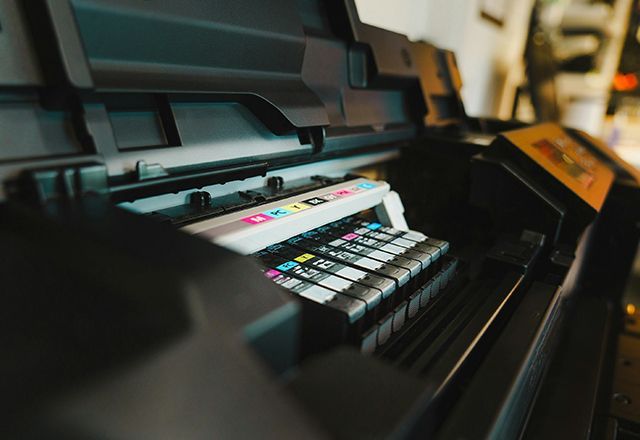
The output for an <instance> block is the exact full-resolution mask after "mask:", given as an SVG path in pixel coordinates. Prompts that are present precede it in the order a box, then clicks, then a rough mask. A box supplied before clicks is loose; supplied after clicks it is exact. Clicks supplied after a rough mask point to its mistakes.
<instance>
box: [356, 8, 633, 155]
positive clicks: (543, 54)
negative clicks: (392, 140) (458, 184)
mask: <svg viewBox="0 0 640 440" xmlns="http://www.w3.org/2000/svg"><path fill="white" fill-rule="evenodd" d="M356 4H357V6H358V12H359V15H360V17H361V19H362V21H364V22H366V23H369V24H372V25H375V26H379V27H383V28H386V29H389V30H392V31H396V32H400V33H403V34H406V35H408V36H409V38H410V39H412V40H426V41H429V42H431V43H434V44H436V45H437V46H440V47H443V48H446V49H450V50H453V51H454V52H455V53H456V56H457V59H458V66H459V68H460V70H461V75H462V81H463V89H462V95H463V100H464V102H465V107H466V110H467V112H468V113H469V114H470V115H472V116H491V117H498V118H501V119H510V118H517V119H521V120H524V121H534V120H539V121H559V122H561V123H562V124H564V125H567V126H570V127H574V128H579V129H582V130H584V131H587V132H589V133H590V134H593V135H595V136H598V137H600V138H602V139H604V140H605V141H606V142H607V143H608V144H609V145H610V146H611V147H612V148H613V149H615V150H616V152H617V153H618V154H620V155H621V156H622V157H623V158H624V159H626V160H627V161H629V162H631V163H633V164H634V165H636V166H638V167H640V86H639V79H640V0H599V1H596V0H395V1H393V2H390V1H388V0H356Z"/></svg>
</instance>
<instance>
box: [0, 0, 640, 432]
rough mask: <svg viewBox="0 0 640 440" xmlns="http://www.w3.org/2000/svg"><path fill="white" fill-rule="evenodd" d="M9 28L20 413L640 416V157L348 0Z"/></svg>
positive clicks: (4, 329)
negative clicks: (465, 93)
mask: <svg viewBox="0 0 640 440" xmlns="http://www.w3.org/2000/svg"><path fill="white" fill-rule="evenodd" d="M0 54H1V56H0V58H1V59H2V60H3V62H2V63H1V65H0V86H1V87H0V180H1V181H2V186H1V187H0V188H1V189H0V200H1V202H0V248H1V249H2V251H3V252H2V264H0V274H1V276H0V280H2V281H1V282H2V289H0V290H1V291H2V293H3V295H2V301H3V304H2V307H0V310H1V311H0V334H1V336H0V340H1V341H2V343H1V344H0V347H2V348H1V349H2V352H3V356H2V359H3V362H2V363H1V366H0V371H1V372H2V377H3V380H2V391H3V393H2V404H3V411H2V425H3V432H5V433H6V434H7V436H8V437H10V438H14V437H15V438H52V437H53V438H57V437H62V438H108V439H129V438H132V439H134V438H135V439H140V438H154V439H157V438H185V439H186V438H256V437H260V438H278V439H281V438H414V437H419V438H443V439H445V438H484V437H487V438H518V437H524V438H542V437H543V436H551V438H589V437H593V438H604V437H607V436H610V435H613V433H621V432H624V433H627V434H628V433H633V432H636V433H637V432H640V431H638V430H637V427H638V425H637V422H638V421H639V420H640V419H638V413H637V412H635V411H634V405H636V403H635V401H634V400H633V399H634V398H635V396H633V391H634V390H637V388H638V387H637V386H636V385H634V384H635V383H636V382H634V381H635V380H636V379H634V377H636V376H635V375H634V374H633V373H628V372H627V373H625V372H624V371H623V372H622V373H621V372H620V371H619V370H620V368H621V367H620V365H621V364H620V362H619V359H620V356H621V355H620V354H619V353H620V350H621V349H628V350H631V352H633V347H634V346H635V345H634V344H635V338H636V337H637V331H636V332H635V333H634V331H635V330H634V329H633V319H632V317H631V318H629V316H626V315H625V311H624V310H623V308H622V307H621V304H622V298H623V295H624V292H625V290H626V288H627V281H628V279H629V276H630V274H631V269H632V266H633V262H634V259H635V254H636V248H637V245H638V240H639V238H640V231H639V230H638V224H639V223H638V221H639V220H640V203H639V202H640V193H639V190H638V184H639V183H640V178H639V174H638V173H637V172H636V171H635V170H634V169H633V168H632V167H630V166H629V165H627V164H626V163H624V162H623V161H622V160H620V159H619V158H618V157H617V156H616V155H615V154H614V153H613V152H612V151H611V150H609V149H608V147H607V146H606V145H604V144H603V143H602V142H600V141H599V140H597V139H594V138H592V137H591V136H589V135H587V134H585V133H582V132H580V131H577V130H572V129H569V128H564V127H561V126H559V125H557V124H553V123H545V124H535V125H527V124H523V123H520V122H517V121H497V120H490V119H482V118H473V117H469V116H468V115H466V113H465V110H464V105H463V102H462V99H461V95H460V90H461V87H462V83H461V80H460V76H459V73H458V70H457V67H456V63H455V57H454V55H453V54H452V53H451V52H449V51H446V50H443V49H439V48H437V47H434V46H433V45H431V44H428V43H425V42H411V41H409V40H408V39H407V38H406V37H405V36H403V35H400V34H396V33H393V32H390V31H386V30H382V29H379V28H375V27H372V26H369V25H367V24H363V23H362V22H360V20H359V18H358V14H357V8H356V6H355V3H354V2H353V1H352V0H344V1H343V0H332V1H326V2H322V1H317V0H299V1H293V0H277V1H270V2H264V1H255V0H235V1H227V2H221V1H205V0H183V1H180V2H169V1H162V0H147V1H144V2H143V1H136V0H109V1H107V0H29V1H15V0H0ZM636 330H637V329H636ZM634 335H635V336H634ZM621 338H626V339H624V341H626V342H625V344H626V345H625V346H624V347H622V348H621V346H622V345H624V344H621V343H620V341H621V340H622V339H621ZM629 347H631V348H629ZM638 353H640V351H638ZM629 359H631V360H629ZM627 360H628V362H627V363H625V364H624V367H625V368H629V369H634V368H635V360H633V358H632V356H631V357H629V356H628V357H627ZM625 374H626V376H625ZM621 375H622V376H621ZM620 377H622V379H620ZM637 377H640V375H638V376H637ZM639 398H640V396H639ZM625 399H626V400H625ZM611 438H614V437H611Z"/></svg>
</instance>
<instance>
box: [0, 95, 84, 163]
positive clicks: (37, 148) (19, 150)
mask: <svg viewBox="0 0 640 440" xmlns="http://www.w3.org/2000/svg"><path fill="white" fill-rule="evenodd" d="M0 140H1V144H0V162H2V161H9V160H21V159H35V158H41V157H52V156H60V155H70V154H78V153H81V152H82V150H81V148H80V145H79V144H77V143H76V142H75V141H74V139H73V137H72V136H71V126H70V121H69V119H68V116H67V115H66V114H65V113H64V112H55V111H44V110H42V109H41V108H40V107H39V106H38V104H37V103H36V102H34V101H31V100H24V98H23V97H20V96H15V97H10V96H4V97H1V96H0Z"/></svg>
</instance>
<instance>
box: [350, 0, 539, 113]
mask: <svg viewBox="0 0 640 440" xmlns="http://www.w3.org/2000/svg"><path fill="white" fill-rule="evenodd" d="M483 1H484V2H487V1H488V0H356V4H357V6H358V12H359V14H360V18H361V20H362V21H363V22H365V23H369V24H372V25H375V26H379V27H384V28H386V29H390V30H393V31H396V32H400V33H403V34H406V35H407V36H408V37H409V38H410V39H412V40H427V41H430V42H432V43H434V44H435V45H437V46H440V47H443V48H447V49H451V50H453V51H454V52H455V53H456V57H457V59H458V65H459V67H460V71H461V75H462V81H463V90H462V96H463V99H464V102H465V105H466V109H467V113H469V114H470V115H476V116H495V117H501V118H509V117H510V116H511V106H512V104H513V99H514V94H515V89H516V87H517V85H518V84H519V83H520V82H521V80H522V78H523V77H524V64H523V54H524V45H525V42H526V36H527V32H528V26H529V17H530V13H531V9H532V7H533V3H534V0H503V1H504V4H505V8H506V14H505V20H504V26H503V27H498V26H496V25H495V24H493V23H491V22H489V21H487V20H485V19H483V18H481V17H480V10H479V9H480V4H481V3H482V2H483ZM498 1H499V0H498ZM494 2H495V0H494Z"/></svg>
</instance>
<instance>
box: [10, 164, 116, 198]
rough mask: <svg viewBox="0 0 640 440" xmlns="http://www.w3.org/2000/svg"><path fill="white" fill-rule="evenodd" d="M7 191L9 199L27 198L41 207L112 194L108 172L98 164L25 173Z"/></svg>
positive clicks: (103, 166)
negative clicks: (64, 201) (58, 201)
mask: <svg viewBox="0 0 640 440" xmlns="http://www.w3.org/2000/svg"><path fill="white" fill-rule="evenodd" d="M6 188H7V194H8V196H9V197H10V198H13V197H24V196H26V197H28V198H29V199H31V200H33V201H36V202H40V203H45V202H48V201H51V200H60V199H67V200H73V199H80V198H82V197H83V196H85V195H89V194H92V195H101V196H105V197H106V196H108V193H109V186H108V180H107V168H106V166H105V165H102V164H96V163H89V164H87V163H84V164H76V165H69V166H64V167H57V168H46V169H36V170H26V171H24V172H23V173H22V174H21V175H20V176H19V177H18V179H16V180H15V181H12V182H8V183H7V186H6Z"/></svg>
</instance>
